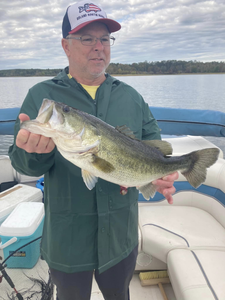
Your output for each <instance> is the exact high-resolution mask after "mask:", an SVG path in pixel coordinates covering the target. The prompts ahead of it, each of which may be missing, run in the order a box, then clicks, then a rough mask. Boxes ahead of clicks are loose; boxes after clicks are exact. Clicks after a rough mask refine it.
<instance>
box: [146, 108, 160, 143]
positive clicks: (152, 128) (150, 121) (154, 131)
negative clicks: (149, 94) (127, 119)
mask: <svg viewBox="0 0 225 300" xmlns="http://www.w3.org/2000/svg"><path fill="white" fill-rule="evenodd" d="M142 123H143V124H142V139H143V140H161V135H160V128H159V126H158V123H157V121H156V119H155V118H154V117H153V115H152V113H151V111H150V109H149V106H148V104H147V103H145V104H144V106H143V122H142Z"/></svg>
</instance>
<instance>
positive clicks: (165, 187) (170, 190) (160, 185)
mask: <svg viewBox="0 0 225 300" xmlns="http://www.w3.org/2000/svg"><path fill="white" fill-rule="evenodd" d="M178 177H179V174H178V172H175V173H173V174H170V175H167V176H165V177H163V178H161V179H157V180H154V181H153V182H152V184H154V185H155V186H156V189H157V192H159V193H160V194H162V195H163V196H164V197H165V198H166V199H167V201H168V203H169V204H173V197H172V194H174V193H175V192H176V189H175V187H174V186H173V184H174V181H175V180H176V179H178Z"/></svg>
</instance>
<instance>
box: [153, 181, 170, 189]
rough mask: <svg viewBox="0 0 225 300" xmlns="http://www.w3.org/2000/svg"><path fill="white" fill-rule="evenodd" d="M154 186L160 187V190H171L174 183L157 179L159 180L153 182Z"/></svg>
mask: <svg viewBox="0 0 225 300" xmlns="http://www.w3.org/2000/svg"><path fill="white" fill-rule="evenodd" d="M152 184H154V185H156V186H158V187H159V188H170V187H172V186H173V181H166V180H163V179H157V180H154V181H152Z"/></svg>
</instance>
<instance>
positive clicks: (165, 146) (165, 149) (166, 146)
mask: <svg viewBox="0 0 225 300" xmlns="http://www.w3.org/2000/svg"><path fill="white" fill-rule="evenodd" d="M142 142H143V143H145V144H146V145H148V146H150V147H154V148H156V149H158V150H159V151H160V152H162V154H163V155H171V154H172V153H173V148H172V146H171V144H170V143H168V142H166V141H161V140H143V141H142Z"/></svg>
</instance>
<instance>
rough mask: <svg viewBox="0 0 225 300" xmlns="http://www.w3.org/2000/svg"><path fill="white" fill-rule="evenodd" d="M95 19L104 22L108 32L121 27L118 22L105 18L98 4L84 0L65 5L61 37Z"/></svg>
mask: <svg viewBox="0 0 225 300" xmlns="http://www.w3.org/2000/svg"><path fill="white" fill-rule="evenodd" d="M95 21H98V22H102V23H104V24H105V25H106V26H107V27H108V29H109V32H110V33H111V32H115V31H118V30H120V28H121V25H120V24H119V23H118V22H116V21H114V20H112V19H108V18H107V15H106V13H105V11H104V10H103V9H102V8H101V6H100V5H98V4H96V3H93V2H90V3H89V2H87V0H85V1H79V2H77V3H73V4H71V5H70V6H68V7H67V10H66V14H65V16H64V18H63V23H62V34H63V37H64V38H66V37H67V36H68V34H71V33H75V32H77V31H78V30H80V29H81V28H83V27H84V26H86V25H88V24H90V23H92V22H95Z"/></svg>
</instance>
